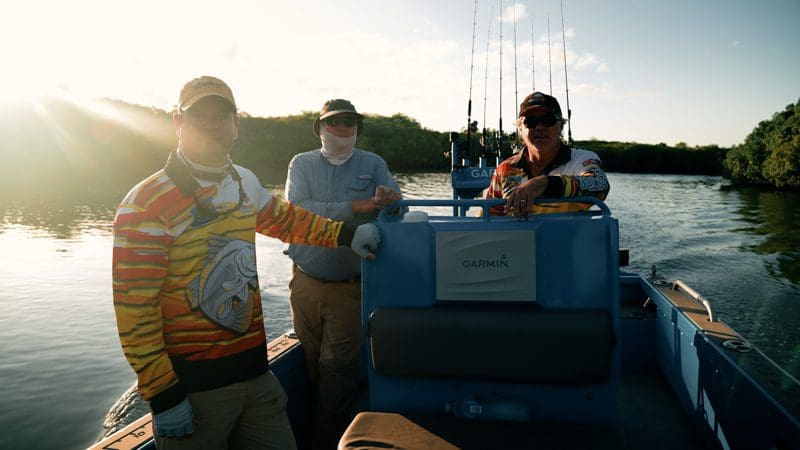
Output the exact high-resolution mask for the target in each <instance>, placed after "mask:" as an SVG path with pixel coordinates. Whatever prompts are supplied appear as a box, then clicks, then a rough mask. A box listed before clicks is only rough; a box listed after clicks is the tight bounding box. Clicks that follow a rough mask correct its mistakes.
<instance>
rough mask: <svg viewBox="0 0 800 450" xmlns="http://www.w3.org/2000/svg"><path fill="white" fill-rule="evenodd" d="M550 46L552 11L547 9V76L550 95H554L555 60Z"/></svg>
mask: <svg viewBox="0 0 800 450" xmlns="http://www.w3.org/2000/svg"><path fill="white" fill-rule="evenodd" d="M551 48H552V47H550V11H547V68H548V69H549V70H550V74H549V75H548V76H547V81H548V82H549V83H550V95H551V96H552V95H553V60H552V57H551V51H550V50H551Z"/></svg>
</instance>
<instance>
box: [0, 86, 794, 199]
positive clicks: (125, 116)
mask: <svg viewBox="0 0 800 450" xmlns="http://www.w3.org/2000/svg"><path fill="white" fill-rule="evenodd" d="M797 108H798V107H797V106H796V105H795V106H792V109H791V110H790V109H789V108H787V111H785V112H783V113H779V114H776V116H775V117H774V118H773V120H772V121H767V122H762V123H761V124H759V126H758V128H757V129H756V130H755V131H754V132H753V134H751V135H750V136H748V139H747V141H746V142H745V143H744V144H742V145H740V146H737V147H735V148H734V150H733V151H731V152H730V153H729V152H728V149H725V148H720V147H717V146H704V147H689V146H687V145H685V144H678V145H676V146H674V147H669V146H667V145H665V144H658V145H648V144H637V143H631V142H606V141H580V142H577V143H576V145H577V146H579V147H581V148H586V149H590V150H594V151H595V152H597V153H598V154H599V155H600V157H601V159H602V160H603V165H604V167H605V168H606V170H608V171H610V172H641V173H676V174H712V175H719V174H722V173H723V162H724V167H725V168H727V169H728V170H729V173H730V174H731V176H733V177H734V179H735V180H737V181H743V182H758V183H775V184H776V185H779V186H795V187H796V186H798V176H797V164H798V162H797V161H798V158H797V157H798V156H800V155H798V153H799V152H800V150H798V132H797V130H798V114H797ZM315 117H316V113H314V112H305V113H302V114H298V115H292V116H287V117H269V118H261V117H250V116H249V115H247V114H242V117H241V127H240V130H239V139H238V141H237V143H236V145H235V146H234V150H233V153H232V158H233V160H234V161H235V162H236V163H238V164H241V165H243V166H245V167H248V168H250V169H251V170H253V171H254V172H255V173H256V174H257V175H258V176H259V178H260V179H261V181H262V182H263V183H265V184H273V185H274V184H280V183H283V182H284V180H285V178H286V168H287V165H288V164H289V161H290V160H291V159H292V157H293V156H294V155H295V154H297V153H300V152H303V151H307V150H311V149H315V148H319V146H320V142H319V138H318V137H317V136H315V135H314V133H313V131H312V124H313V121H314V118H315ZM448 140H449V139H448V133H444V132H438V131H434V130H430V129H427V128H423V127H422V126H421V125H420V124H419V123H418V122H417V121H416V120H414V119H412V118H410V117H408V116H405V115H402V114H395V115H393V116H391V117H387V116H378V115H367V117H366V119H365V127H364V133H363V134H362V135H361V136H359V138H358V142H357V144H356V145H357V146H358V147H359V148H363V149H365V150H369V151H374V152H375V153H377V154H379V155H381V156H382V157H383V158H384V159H385V160H386V161H387V163H388V164H389V167H390V168H391V170H392V171H394V172H410V171H442V172H445V171H447V170H448V169H449V165H450V161H449V158H448V157H447V156H446V155H445V153H446V152H447V151H448V150H449V143H448ZM176 141H177V138H176V136H175V131H174V129H173V127H172V122H171V115H170V113H169V112H167V111H163V110H159V109H153V108H147V107H142V106H138V105H131V104H127V103H124V102H121V101H114V100H101V101H96V102H93V103H91V104H88V103H87V104H80V105H79V104H75V103H71V102H68V101H65V100H62V99H53V98H51V99H48V100H45V101H42V102H40V103H38V104H36V105H32V106H27V107H24V108H23V107H15V108H12V107H11V106H6V107H4V109H0V154H2V157H3V163H2V164H0V189H2V193H3V194H5V195H2V196H0V197H5V196H6V195H12V196H22V195H24V194H30V195H34V196H35V195H42V194H65V193H71V192H87V191H99V192H109V191H111V192H115V193H116V192H123V193H124V192H125V191H126V190H127V189H129V188H130V187H131V186H133V185H134V184H135V183H136V182H138V181H139V180H141V179H142V178H144V177H146V176H147V175H149V174H151V173H153V172H154V171H156V170H158V169H159V168H160V167H162V166H163V164H164V161H165V160H166V156H167V154H168V153H169V152H170V151H171V150H172V149H173V148H174V147H175V144H176ZM461 141H462V142H464V141H465V139H464V133H463V132H462V136H461ZM477 141H478V139H477V136H474V135H473V139H472V144H473V148H475V147H476V146H477ZM767 149H770V150H769V151H768V150H767ZM726 156H727V159H726ZM792 156H794V158H792ZM778 181H780V183H782V184H778Z"/></svg>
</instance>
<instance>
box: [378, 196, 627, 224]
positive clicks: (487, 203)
mask: <svg viewBox="0 0 800 450" xmlns="http://www.w3.org/2000/svg"><path fill="white" fill-rule="evenodd" d="M533 202H534V203H535V204H541V203H563V202H569V203H591V204H592V205H594V206H597V207H598V208H600V212H601V213H602V214H603V216H604V217H609V216H611V210H610V209H609V208H608V205H606V204H605V203H604V202H603V201H602V200H600V199H598V198H595V197H566V198H537V199H535V200H534V201H533ZM505 204H506V200H505V199H501V198H492V199H477V200H476V199H459V200H450V199H441V200H439V199H437V200H417V199H409V200H398V201H396V202H394V203H392V204H390V205H388V206H386V207H385V208H383V209H382V210H381V212H380V214H378V220H379V221H380V222H394V221H399V220H400V219H401V218H402V215H397V216H394V215H392V214H390V212H391V211H396V210H397V208H400V207H404V206H453V207H471V206H477V207H480V208H481V209H482V210H483V220H484V221H490V220H491V215H490V214H489V208H491V207H493V206H500V205H505Z"/></svg>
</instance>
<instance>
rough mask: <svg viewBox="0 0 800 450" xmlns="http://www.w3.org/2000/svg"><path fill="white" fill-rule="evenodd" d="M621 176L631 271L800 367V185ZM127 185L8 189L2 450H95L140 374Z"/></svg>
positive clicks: (279, 304)
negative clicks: (118, 301) (117, 238)
mask: <svg viewBox="0 0 800 450" xmlns="http://www.w3.org/2000/svg"><path fill="white" fill-rule="evenodd" d="M397 178H398V182H399V184H400V186H401V187H402V189H403V191H404V193H405V195H406V197H410V198H448V197H449V196H450V187H449V176H448V175H446V174H414V175H399V176H398V177H397ZM609 179H610V180H611V186H612V189H611V194H610V196H609V199H608V202H607V203H608V205H609V207H610V208H611V210H612V211H613V212H614V214H615V215H616V217H618V218H619V220H620V239H621V245H622V246H623V247H627V248H629V249H630V253H631V266H630V267H629V270H631V271H634V272H639V273H644V272H648V271H649V268H650V265H651V264H655V265H656V266H657V267H658V269H659V272H661V273H663V274H665V275H666V276H667V277H669V278H680V279H682V280H684V281H686V282H687V283H688V284H689V285H690V286H692V287H694V288H695V289H696V290H697V291H698V292H700V293H701V294H703V295H704V296H705V297H707V298H709V299H710V300H711V301H712V302H713V303H714V305H715V307H716V311H717V313H718V314H719V316H720V318H721V319H722V320H724V321H726V322H728V323H729V324H730V325H732V326H733V327H734V328H735V329H737V330H738V331H739V332H740V333H742V334H743V335H744V336H745V337H746V338H748V339H749V340H751V341H752V342H753V343H754V344H756V345H757V346H758V347H759V348H761V349H762V351H764V352H765V353H766V354H767V355H769V356H770V357H771V358H773V359H774V360H775V361H777V362H779V363H780V364H781V365H783V366H784V367H785V368H786V369H787V370H789V371H790V372H791V373H793V374H794V375H795V376H796V377H797V376H800V231H798V230H797V229H796V227H795V224H798V223H800V195H797V194H776V193H762V192H756V191H750V190H737V189H731V188H728V187H727V186H726V184H725V182H724V181H723V180H722V179H721V178H719V177H697V176H664V175H660V176H653V175H628V174H610V175H609ZM276 189H277V190H278V191H280V188H276ZM123 194H124V192H120V193H107V194H105V195H96V196H92V197H91V198H82V199H81V200H69V199H64V200H63V201H51V202H41V201H36V202H32V201H26V202H24V203H21V202H15V201H10V200H7V199H0V258H1V259H0V307H2V313H1V314H0V380H1V381H2V383H0V399H2V403H0V448H3V449H5V448H25V449H34V448H41V449H57V448H58V449H62V448H66V449H81V448H85V447H87V446H89V445H91V444H92V443H94V442H96V440H97V439H98V437H99V436H100V435H101V434H102V432H103V429H102V423H103V419H104V417H105V415H106V413H107V412H108V411H109V408H111V406H112V405H114V403H115V402H116V400H117V399H118V398H119V397H120V395H121V394H122V393H123V392H125V391H126V390H127V389H128V388H129V387H130V386H131V385H132V384H133V383H134V381H135V377H134V374H133V371H132V370H131V369H130V367H129V366H128V364H127V362H126V361H125V359H124V357H123V355H122V352H121V350H120V347H119V343H118V340H117V335H116V325H115V319H114V312H113V309H112V303H111V274H110V262H111V221H112V218H113V207H114V205H115V203H116V202H117V201H118V200H119V199H120V198H121V196H122V195H123ZM447 211H448V210H447V208H444V212H443V213H444V214H447ZM282 248H283V244H281V243H280V242H278V241H275V240H271V239H268V238H258V240H257V249H258V264H259V266H258V268H259V277H260V281H261V288H262V295H263V298H264V309H265V317H266V327H267V331H268V334H269V336H270V337H271V338H272V337H276V336H277V335H279V334H280V333H282V332H283V331H284V330H286V329H288V328H289V327H290V319H289V312H288V288H287V283H288V279H289V269H290V264H289V260H288V258H287V257H285V256H283V255H282V254H281V253H280V251H281V249H282Z"/></svg>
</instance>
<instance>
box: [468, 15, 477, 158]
mask: <svg viewBox="0 0 800 450" xmlns="http://www.w3.org/2000/svg"><path fill="white" fill-rule="evenodd" d="M477 23H478V0H475V6H474V8H473V10H472V53H471V55H470V58H469V101H468V102H467V157H468V158H470V155H471V153H472V137H471V136H472V72H473V70H474V68H475V28H476V26H477Z"/></svg>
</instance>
